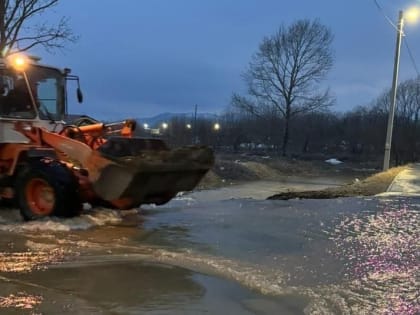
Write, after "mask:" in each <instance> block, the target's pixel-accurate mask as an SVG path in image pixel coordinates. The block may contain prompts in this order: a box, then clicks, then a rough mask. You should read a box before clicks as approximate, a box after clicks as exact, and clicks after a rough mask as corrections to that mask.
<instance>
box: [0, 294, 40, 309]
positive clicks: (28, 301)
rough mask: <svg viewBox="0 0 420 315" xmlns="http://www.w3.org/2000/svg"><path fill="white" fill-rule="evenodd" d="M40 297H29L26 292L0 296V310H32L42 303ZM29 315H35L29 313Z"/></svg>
mask: <svg viewBox="0 0 420 315" xmlns="http://www.w3.org/2000/svg"><path fill="white" fill-rule="evenodd" d="M42 299H43V298H42V297H41V296H39V295H31V294H28V293H26V292H18V293H16V294H9V295H8V296H0V309H1V308H6V309H13V308H14V309H22V310H32V309H34V308H35V307H36V306H37V305H39V304H41V303H42ZM31 314H35V313H33V312H31Z"/></svg>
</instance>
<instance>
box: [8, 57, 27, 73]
mask: <svg viewBox="0 0 420 315" xmlns="http://www.w3.org/2000/svg"><path fill="white" fill-rule="evenodd" d="M9 62H10V63H11V65H12V66H13V67H14V68H15V69H16V70H19V71H23V70H25V69H26V67H27V65H28V60H27V58H26V57H25V56H23V55H12V56H10V61H9Z"/></svg>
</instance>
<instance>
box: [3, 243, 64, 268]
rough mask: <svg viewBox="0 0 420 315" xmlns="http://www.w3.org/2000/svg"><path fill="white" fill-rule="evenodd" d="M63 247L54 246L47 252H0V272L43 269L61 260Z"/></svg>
mask: <svg viewBox="0 0 420 315" xmlns="http://www.w3.org/2000/svg"><path fill="white" fill-rule="evenodd" d="M64 257H65V251H64V250H63V249H59V248H54V249H53V250H51V251H48V252H40V251H36V252H30V251H27V252H13V253H4V252H0V272H29V271H32V270H34V269H38V270H39V269H45V268H46V266H47V265H50V264H54V263H57V262H59V261H62V260H63V258H64Z"/></svg>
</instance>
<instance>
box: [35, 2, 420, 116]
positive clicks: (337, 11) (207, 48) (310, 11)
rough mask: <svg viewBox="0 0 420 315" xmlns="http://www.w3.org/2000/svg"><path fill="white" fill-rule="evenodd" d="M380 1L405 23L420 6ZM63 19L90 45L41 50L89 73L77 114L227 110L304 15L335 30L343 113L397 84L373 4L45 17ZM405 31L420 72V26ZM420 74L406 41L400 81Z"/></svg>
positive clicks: (162, 8) (86, 11)
mask: <svg viewBox="0 0 420 315" xmlns="http://www.w3.org/2000/svg"><path fill="white" fill-rule="evenodd" d="M378 3H379V4H380V5H381V6H382V7H383V9H384V12H385V13H386V14H387V15H388V16H389V17H390V18H391V19H392V20H393V21H395V23H396V19H397V16H398V10H401V9H406V8H408V7H409V6H411V5H415V4H418V5H420V1H418V0H411V1H403V0H378ZM62 15H65V16H68V17H70V18H71V20H70V23H71V26H72V28H73V30H74V32H75V33H76V34H78V35H79V36H80V40H79V41H78V42H77V43H76V44H70V45H69V46H68V49H67V50H66V51H65V52H64V53H62V52H57V53H56V54H54V55H50V54H47V53H45V52H43V51H42V50H37V51H36V52H35V53H36V54H38V55H41V56H42V58H43V63H48V64H54V65H57V66H59V67H70V68H72V69H73V73H74V74H78V75H80V77H81V82H82V86H83V91H84V94H85V102H84V104H83V105H78V104H71V106H70V110H71V111H72V112H73V113H85V114H90V115H94V116H96V117H99V118H106V119H120V118H123V117H127V116H130V117H146V116H152V115H155V114H158V113H161V112H191V111H192V110H193V107H194V104H198V106H199V111H201V112H216V113H217V112H221V111H223V110H224V109H225V108H226V107H227V106H228V104H229V100H230V96H231V94H232V93H233V92H235V91H236V92H237V91H239V92H240V91H242V90H243V89H244V86H243V82H242V80H241V76H240V75H241V73H242V72H243V71H244V69H245V67H246V66H247V64H248V62H249V60H250V57H251V56H252V54H253V53H254V52H255V51H256V49H257V48H258V44H259V42H260V41H261V39H262V38H263V37H264V36H266V35H271V34H273V33H274V32H275V31H276V30H277V29H278V27H279V26H280V25H282V24H284V25H288V24H290V23H291V22H293V21H295V20H297V19H302V18H310V19H313V18H319V19H320V21H321V23H323V24H325V25H326V26H328V27H330V29H331V30H332V32H333V33H334V36H335V39H334V43H333V49H334V54H335V64H334V68H333V70H332V71H331V73H330V75H329V76H328V78H327V80H326V82H325V84H326V85H329V86H330V87H331V90H332V92H333V93H334V94H335V96H336V98H337V104H336V105H335V107H334V108H333V109H334V110H337V111H344V110H349V109H352V108H354V107H355V106H357V105H362V104H366V103H368V102H370V101H371V100H372V99H373V98H375V97H376V96H377V95H378V94H379V93H381V92H382V91H383V90H384V89H385V88H386V87H388V86H390V84H391V78H392V69H393V68H392V67H393V58H394V51H395V38H396V32H395V30H394V29H393V27H392V26H391V25H390V24H389V23H388V22H387V21H386V19H385V18H384V16H383V15H382V13H381V12H380V11H379V10H378V8H377V7H376V6H375V2H374V1H373V0H351V1H349V0H347V1H344V0H316V1H315V0H119V1H115V0H112V1H111V0H71V1H70V0H62V2H61V4H60V5H58V6H57V7H56V8H54V11H53V12H49V13H47V14H45V15H44V17H43V18H44V19H46V20H51V21H53V20H56V19H57V18H58V17H60V16H62ZM405 34H406V39H407V42H408V44H409V47H410V48H411V51H412V53H413V56H414V59H415V61H416V62H417V63H418V64H419V66H420V24H418V25H406V28H405ZM415 76H416V71H415V70H414V68H413V65H412V63H411V61H410V58H409V55H408V52H407V48H406V46H405V45H403V46H402V55H401V70H400V79H407V78H412V77H415ZM73 99H75V98H73ZM73 103H75V102H73Z"/></svg>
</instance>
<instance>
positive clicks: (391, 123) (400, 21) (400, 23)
mask: <svg viewBox="0 0 420 315" xmlns="http://www.w3.org/2000/svg"><path fill="white" fill-rule="evenodd" d="M403 26H404V13H403V11H400V13H399V16H398V27H397V44H396V47H395V59H394V74H393V77H392V89H391V103H390V105H389V113H388V126H387V129H386V140H385V154H384V167H383V170H384V171H386V170H388V169H389V160H390V157H391V142H392V129H393V126H394V114H395V103H396V101H397V87H398V71H399V68H400V53H401V37H402V32H403Z"/></svg>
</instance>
